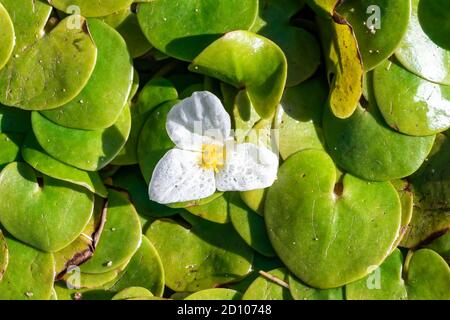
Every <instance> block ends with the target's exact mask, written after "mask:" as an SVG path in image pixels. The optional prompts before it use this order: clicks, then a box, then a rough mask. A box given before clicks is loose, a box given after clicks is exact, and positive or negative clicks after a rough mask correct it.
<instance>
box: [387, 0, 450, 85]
mask: <svg viewBox="0 0 450 320" xmlns="http://www.w3.org/2000/svg"><path fill="white" fill-rule="evenodd" d="M422 2H430V1H426V0H412V1H411V3H412V13H411V18H410V21H409V25H408V31H407V32H406V35H405V37H404V38H403V40H402V42H401V44H400V47H399V48H398V49H397V51H396V52H395V56H396V57H397V59H398V60H399V61H400V62H401V64H402V65H404V66H405V68H407V69H408V70H410V71H411V72H413V73H415V74H417V75H418V76H420V77H422V78H425V79H427V80H428V81H432V82H436V83H440V84H444V85H450V51H448V50H446V49H444V48H441V47H439V46H438V45H437V44H436V43H434V42H433V41H432V40H431V39H430V37H429V36H428V35H427V34H426V33H425V32H424V31H423V29H422V26H421V23H420V21H419V20H420V19H419V6H420V4H419V3H422ZM436 5H437V6H439V4H436ZM447 5H448V4H445V6H447ZM426 6H429V4H426V3H425V4H422V7H426ZM444 12H448V9H446V10H443V11H442V13H443V14H444ZM435 18H438V16H435V17H433V24H434V25H435V27H434V28H438V29H440V30H439V32H441V31H443V29H441V28H442V27H443V26H445V23H444V24H443V25H441V24H439V23H438V22H437V20H435ZM447 23H448V21H447ZM443 34H444V35H445V32H444V33H443ZM445 37H447V35H445ZM447 38H448V37H447ZM447 41H448V39H447Z"/></svg>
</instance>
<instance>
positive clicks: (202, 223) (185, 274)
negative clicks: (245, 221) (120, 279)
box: [146, 214, 253, 292]
mask: <svg viewBox="0 0 450 320" xmlns="http://www.w3.org/2000/svg"><path fill="white" fill-rule="evenodd" d="M183 217H184V218H185V219H188V222H189V223H190V226H189V227H185V226H183V225H180V224H178V223H176V222H175V221H171V220H164V219H161V220H157V221H155V222H153V223H152V224H151V225H150V227H149V229H148V231H147V233H146V235H147V237H148V238H149V239H150V241H151V242H152V243H153V244H154V245H155V248H156V250H157V251H158V253H159V255H160V257H161V260H162V263H163V266H164V271H165V274H166V285H167V286H168V287H169V288H171V289H172V290H174V291H178V292H180V291H190V292H195V291H200V290H203V289H209V288H213V287H215V286H217V285H219V284H223V283H227V282H232V281H235V280H237V279H239V278H241V277H243V276H245V275H247V274H248V273H249V272H250V268H251V261H252V259H253V252H252V250H251V249H250V248H249V247H248V246H247V245H246V244H245V242H244V241H242V239H241V238H240V237H239V236H238V235H237V234H236V232H235V231H234V230H233V227H232V226H230V225H229V224H217V223H213V222H209V221H206V220H203V219H201V218H198V217H196V216H193V215H189V216H188V215H185V214H183Z"/></svg>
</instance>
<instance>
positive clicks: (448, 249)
mask: <svg viewBox="0 0 450 320" xmlns="http://www.w3.org/2000/svg"><path fill="white" fill-rule="evenodd" d="M426 247H427V248H429V249H431V250H433V251H435V252H437V253H439V254H440V255H441V257H442V258H444V259H445V260H446V261H447V263H450V232H447V233H445V234H444V235H443V236H440V237H439V238H437V239H435V240H433V241H432V242H431V243H430V244H428V245H427V246H426Z"/></svg>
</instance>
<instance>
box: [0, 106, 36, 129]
mask: <svg viewBox="0 0 450 320" xmlns="http://www.w3.org/2000/svg"><path fill="white" fill-rule="evenodd" d="M29 130H31V120H30V113H29V112H27V111H23V110H20V109H17V108H11V107H5V106H2V105H1V104H0V132H7V133H26V132H28V131H29Z"/></svg>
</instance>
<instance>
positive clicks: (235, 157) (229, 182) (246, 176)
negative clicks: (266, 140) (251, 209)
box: [216, 143, 278, 191]
mask: <svg viewBox="0 0 450 320" xmlns="http://www.w3.org/2000/svg"><path fill="white" fill-rule="evenodd" d="M277 172H278V157H277V155H276V154H275V153H273V152H272V151H270V150H269V149H267V148H264V147H258V146H256V145H254V144H251V143H243V144H237V145H235V148H231V150H230V149H228V148H227V158H226V161H225V166H224V167H223V168H222V169H221V170H220V171H219V172H218V173H217V175H216V185H217V189H218V190H220V191H247V190H255V189H263V188H267V187H270V186H271V185H272V184H273V183H274V181H275V179H276V177H277Z"/></svg>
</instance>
